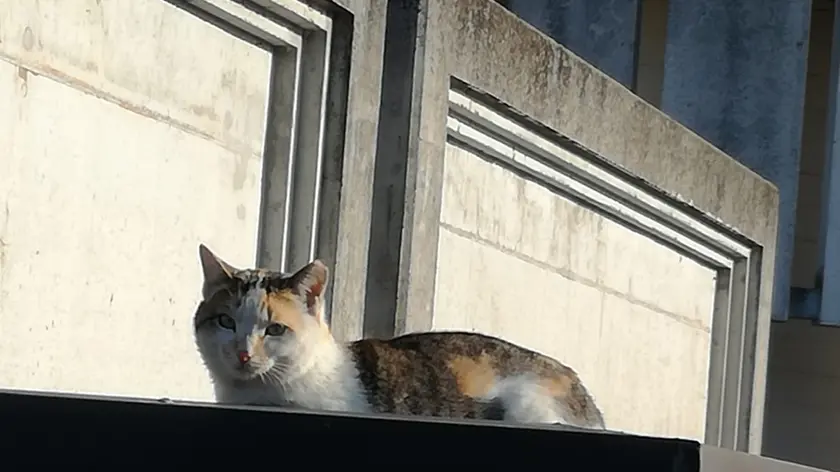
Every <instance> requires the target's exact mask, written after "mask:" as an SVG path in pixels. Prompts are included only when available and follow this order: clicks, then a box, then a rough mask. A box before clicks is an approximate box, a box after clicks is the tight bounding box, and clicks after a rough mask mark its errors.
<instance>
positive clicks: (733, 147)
mask: <svg viewBox="0 0 840 472" xmlns="http://www.w3.org/2000/svg"><path fill="white" fill-rule="evenodd" d="M810 17H811V0H703V1H697V0H670V3H669V7H668V36H667V44H666V47H665V72H664V80H663V90H662V110H663V111H665V112H666V113H668V114H669V115H670V116H672V117H674V118H675V119H677V120H678V121H680V122H682V123H683V124H684V125H686V126H687V127H689V128H691V129H692V130H694V131H695V132H697V133H698V134H700V135H701V136H703V137H704V138H705V139H707V140H709V141H710V142H712V143H713V144H714V145H716V146H718V147H719V148H721V149H722V150H723V151H724V152H726V153H727V154H729V155H731V156H732V157H734V158H736V159H738V160H739V161H740V162H742V163H743V164H744V165H746V166H747V167H749V168H751V169H752V170H753V171H755V172H757V173H758V174H760V175H761V176H763V177H764V178H766V179H768V180H770V181H771V182H773V183H774V184H775V185H776V186H777V187H778V188H779V194H780V196H779V198H780V208H779V234H778V245H777V248H778V249H777V253H776V270H775V288H774V296H773V318H774V319H786V318H787V314H788V309H789V298H790V288H791V287H790V285H791V284H790V277H791V261H792V257H793V244H794V224H795V222H796V198H797V187H798V182H799V148H800V143H801V132H802V117H803V108H804V99H805V77H806V65H807V53H808V47H807V45H808V28H809V24H810ZM732 204H733V205H737V204H738V203H737V202H733V203H732ZM756 217H760V215H756Z"/></svg>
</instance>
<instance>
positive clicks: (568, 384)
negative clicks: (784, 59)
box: [539, 375, 574, 399]
mask: <svg viewBox="0 0 840 472" xmlns="http://www.w3.org/2000/svg"><path fill="white" fill-rule="evenodd" d="M573 383H574V381H573V379H571V378H570V377H568V376H565V375H564V376H555V377H544V378H542V379H540V381H539V384H540V385H542V386H543V387H544V388H545V389H546V390H548V392H549V393H550V394H551V396H552V397H554V398H558V399H560V398H566V397H568V396H569V394H570V393H571V391H572V384H573Z"/></svg>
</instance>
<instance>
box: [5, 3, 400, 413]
mask: <svg viewBox="0 0 840 472" xmlns="http://www.w3.org/2000/svg"><path fill="white" fill-rule="evenodd" d="M258 3H260V4H261V5H263V6H267V7H278V5H277V4H278V3H286V4H288V3H289V2H283V1H280V2H273V1H272V0H260V1H259V2H258ZM341 3H342V5H336V4H333V3H332V2H329V3H319V6H321V7H323V9H324V10H325V11H327V12H328V13H329V14H330V16H331V17H332V20H333V34H332V38H331V49H330V51H331V56H330V58H331V64H330V69H331V70H330V74H329V80H330V89H329V93H328V96H327V105H326V108H327V110H328V113H327V116H326V118H325V127H326V132H325V136H324V144H323V146H324V149H325V151H324V154H325V156H326V157H325V162H324V167H323V173H322V182H321V184H322V187H321V188H322V194H321V213H320V219H321V221H320V231H319V234H318V236H319V241H318V254H317V255H318V256H319V257H321V258H323V259H324V260H326V261H327V262H328V263H329V264H330V265H331V266H333V271H332V277H333V278H332V283H331V288H332V293H331V296H332V310H331V311H332V313H333V316H332V320H331V321H332V325H333V329H334V332H335V334H336V336H337V337H339V338H342V339H347V338H357V337H359V336H361V333H362V326H363V308H364V307H363V303H364V291H365V285H366V280H365V276H364V274H365V273H366V267H367V242H368V233H369V230H370V220H369V216H368V215H370V204H371V195H372V181H373V162H374V155H375V148H376V126H377V122H378V115H379V98H380V88H379V84H380V81H381V74H382V71H381V68H382V49H383V44H384V26H385V4H386V2H385V1H384V0H375V1H371V0H358V1H348V2H341ZM230 4H231V5H234V4H236V2H230ZM181 7H184V8H188V5H185V4H183V3H180V2H172V3H170V2H162V1H159V0H144V1H137V2H128V3H127V4H120V5H118V6H115V5H113V4H111V3H108V2H99V1H94V0H90V1H86V2H82V4H81V5H79V4H74V5H73V6H72V8H71V7H68V6H66V5H64V4H63V3H62V2H23V3H14V4H8V5H6V4H4V5H3V8H2V11H3V14H0V97H2V103H3V107H2V109H0V123H2V129H0V144H2V147H3V149H6V150H7V151H6V152H5V153H3V154H2V155H0V325H2V329H0V340H2V343H0V353H3V355H2V356H0V357H2V360H0V387H11V388H34V389H48V390H65V391H82V392H93V393H102V394H108V395H132V396H169V397H173V398H194V399H209V398H210V397H211V394H212V390H211V388H210V384H209V379H208V378H207V375H206V372H205V369H204V367H203V366H202V365H201V362H200V359H199V358H198V355H197V353H196V351H195V347H194V343H193V341H192V326H191V319H192V313H193V312H194V310H195V306H196V303H197V302H198V297H199V288H200V281H201V270H200V266H199V264H198V258H197V246H198V243H199V242H204V243H206V244H208V245H209V246H210V247H211V248H212V249H213V250H214V251H215V252H217V253H218V254H219V255H221V256H222V257H224V258H225V259H227V260H228V261H229V262H231V263H232V264H234V265H237V266H251V265H253V264H254V263H255V261H257V259H259V258H260V256H261V255H260V254H259V253H260V252H261V251H260V249H261V248H265V247H266V246H267V245H266V244H265V241H264V240H265V239H266V238H265V237H264V236H266V234H260V233H261V232H260V231H259V230H260V225H261V224H264V223H265V222H266V221H264V218H262V217H261V206H262V204H263V203H264V202H265V199H266V195H268V194H269V193H268V192H266V191H265V187H266V185H265V183H266V182H265V179H266V178H268V179H269V180H270V179H271V177H272V176H273V174H272V173H271V172H264V169H265V167H266V166H269V165H271V164H270V162H272V159H275V161H276V160H277V159H285V156H283V153H286V155H288V152H289V149H288V148H284V149H280V150H278V149H277V148H276V147H274V148H273V147H272V146H273V144H274V143H271V142H269V143H266V141H272V138H271V135H275V136H281V137H282V135H283V134H284V133H285V134H286V135H288V134H290V133H289V129H288V128H289V127H290V123H289V122H288V121H289V120H288V119H286V120H285V121H286V122H285V123H284V122H283V121H284V119H278V117H280V118H285V117H288V116H291V108H292V107H291V105H290V104H291V103H292V100H287V101H285V102H284V101H283V100H282V97H278V96H277V94H282V93H286V94H289V92H290V90H288V89H283V81H279V82H278V81H277V80H274V81H273V82H272V79H277V76H278V74H273V75H272V74H270V69H271V65H272V60H274V61H275V62H276V63H275V65H278V64H277V61H278V60H281V61H282V60H283V59H284V58H285V59H288V58H289V57H288V56H284V55H283V52H285V53H288V52H289V50H290V48H286V49H282V50H281V51H277V52H278V54H275V55H274V57H273V58H272V53H271V50H270V48H267V47H265V43H264V42H262V41H260V37H259V35H258V36H257V37H254V36H252V35H249V34H248V33H249V32H248V31H246V32H243V31H240V30H238V29H236V28H234V27H232V26H230V25H225V24H222V23H224V21H223V20H220V19H218V18H216V19H211V18H209V17H208V16H206V15H201V14H200V13H201V12H197V11H195V10H194V9H191V10H190V11H191V12H193V13H195V14H191V13H190V12H188V11H185V10H184V9H182V8H181ZM239 8H241V7H239ZM257 10H258V9H257ZM248 11H250V10H248ZM253 15H256V13H253V12H252V16H253ZM261 18H262V20H264V23H265V24H273V23H272V22H271V21H269V20H267V19H266V17H261ZM205 20H207V21H205ZM211 22H212V24H211ZM240 26H242V25H240ZM245 26H248V25H245ZM275 26H276V25H275ZM231 33H233V34H231ZM309 34H315V32H313V33H309ZM304 47H305V46H304ZM197 51H198V53H197ZM287 64H288V63H287ZM280 65H282V62H281V63H280ZM275 72H278V71H275ZM279 72H280V73H283V72H286V71H279ZM304 75H305V74H304ZM315 75H317V74H315ZM287 78H288V77H287ZM292 78H293V77H292ZM272 84H273V85H274V86H275V90H273V91H271V93H274V94H275V95H274V96H273V100H274V103H273V105H274V107H275V108H278V107H279V108H283V111H284V112H288V113H289V114H288V115H283V114H282V113H277V110H273V109H272V107H270V106H267V105H268V103H267V102H268V101H269V97H270V96H271V93H270V90H271V87H272ZM313 96H314V95H313ZM80 110H83V111H84V113H82V114H81V115H80ZM310 111H311V110H310ZM272 114H274V118H275V119H274V120H273V123H269V125H268V128H269V130H268V133H266V127H267V126H266V116H267V115H269V116H272ZM300 116H303V118H301V119H302V120H305V121H315V122H317V119H318V118H319V117H318V116H317V113H315V112H312V113H311V114H310V115H306V114H303V115H300ZM284 125H285V126H286V127H287V129H285V130H284V129H282V128H283V126H284ZM316 125H317V123H316ZM311 131H312V130H310V131H308V132H307V133H309V134H305V135H303V136H302V137H301V141H302V142H303V141H305V143H304V144H301V146H302V148H301V149H303V150H304V151H306V152H307V153H308V152H309V151H310V150H313V149H316V147H317V146H318V145H319V144H318V143H317V135H316V134H313V133H311ZM315 131H317V127H316V128H315ZM267 134H268V135H269V137H267V136H266V135H267ZM278 141H279V140H278ZM303 157H304V158H306V157H308V154H307V155H304V156H303ZM266 163H268V164H266ZM264 164H265V165H264ZM270 183H272V184H278V182H270ZM279 186H280V187H282V186H283V179H282V178H281V179H280V182H279ZM279 193H281V192H275V194H279ZM263 216H265V215H263ZM269 216H270V215H269ZM47 228H48V229H47ZM261 236H263V237H262V238H261ZM261 239H262V240H261ZM270 249H271V248H269V250H268V251H267V252H268V253H270V252H271V250H270ZM269 256H271V257H273V254H269ZM32 314H35V315H34V316H33V315H32ZM45 336H47V338H49V340H46V338H45ZM9 349H12V350H14V352H15V353H12V352H11V351H8V350H9ZM20 353H25V355H21V354H20Z"/></svg>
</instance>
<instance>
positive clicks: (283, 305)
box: [265, 290, 309, 331]
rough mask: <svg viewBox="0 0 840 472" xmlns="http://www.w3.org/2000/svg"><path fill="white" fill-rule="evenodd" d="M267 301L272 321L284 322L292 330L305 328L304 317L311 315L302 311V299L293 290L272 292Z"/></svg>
mask: <svg viewBox="0 0 840 472" xmlns="http://www.w3.org/2000/svg"><path fill="white" fill-rule="evenodd" d="M265 303H266V304H267V305H268V313H269V316H270V317H271V321H273V322H275V323H279V324H282V325H283V326H286V327H288V328H289V329H290V330H292V331H301V330H302V329H303V327H304V324H303V322H304V320H303V317H304V316H309V315H307V314H306V313H303V312H302V311H301V308H302V307H301V304H300V301H299V300H298V297H297V295H295V294H294V293H292V291H291V290H281V291H279V292H275V293H271V294H269V295H268V296H266V300H265Z"/></svg>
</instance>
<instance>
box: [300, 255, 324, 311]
mask: <svg viewBox="0 0 840 472" xmlns="http://www.w3.org/2000/svg"><path fill="white" fill-rule="evenodd" d="M329 273H330V271H329V269H327V266H326V264H324V263H323V262H321V261H320V260H319V259H315V260H314V261H312V262H310V263H309V264H307V265H306V266H305V267H304V268H302V269H300V270H299V271H297V272H296V273H295V274H294V275H292V277H291V282H292V286H293V287H295V289H296V290H297V291H298V293H300V294H301V296H303V298H304V300H305V301H306V309H307V310H308V311H309V313H310V314H311V315H313V316H316V317H318V318H322V317H323V306H322V303H321V297H322V296H323V295H324V291H325V290H326V288H327V281H328V279H329Z"/></svg>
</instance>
